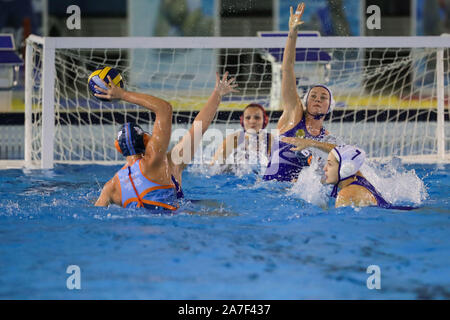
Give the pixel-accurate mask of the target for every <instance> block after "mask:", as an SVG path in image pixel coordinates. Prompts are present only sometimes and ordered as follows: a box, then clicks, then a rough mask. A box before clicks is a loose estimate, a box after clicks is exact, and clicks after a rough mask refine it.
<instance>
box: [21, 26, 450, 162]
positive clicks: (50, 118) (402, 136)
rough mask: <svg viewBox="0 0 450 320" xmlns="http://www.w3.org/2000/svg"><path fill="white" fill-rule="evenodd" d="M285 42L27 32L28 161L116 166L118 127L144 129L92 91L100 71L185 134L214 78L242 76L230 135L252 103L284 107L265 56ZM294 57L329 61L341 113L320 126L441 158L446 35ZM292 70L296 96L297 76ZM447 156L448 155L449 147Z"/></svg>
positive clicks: (388, 153) (415, 158)
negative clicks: (160, 105)
mask: <svg viewBox="0 0 450 320" xmlns="http://www.w3.org/2000/svg"><path fill="white" fill-rule="evenodd" d="M285 42H286V39H285V38H284V37H278V38H275V37H274V38H270V37H269V38H260V37H121V38H119V37H117V38H116V37H105V38H96V37H90V38H83V37H76V38H66V37H61V38H52V37H38V36H35V35H31V36H30V37H29V38H28V39H27V43H26V57H25V65H26V69H25V165H26V167H29V168H33V167H39V168H52V167H53V165H54V163H55V162H58V163H115V162H118V161H121V159H122V158H121V157H120V156H119V155H117V152H116V151H115V149H114V146H113V139H114V136H115V131H116V130H117V128H118V126H119V125H120V124H121V123H122V122H123V121H136V122H139V123H140V124H141V125H143V126H144V127H145V126H146V125H148V126H149V127H151V123H152V118H151V116H149V115H148V114H147V113H145V112H144V111H142V110H139V108H136V107H135V106H130V105H126V104H125V103H122V102H121V103H109V102H100V101H98V100H97V99H95V98H94V97H93V96H92V95H90V94H89V91H88V88H87V76H88V75H89V74H90V73H91V72H92V71H94V70H95V69H96V68H98V67H102V66H106V65H108V66H112V67H114V68H117V69H118V70H119V71H120V72H122V75H123V77H124V79H125V86H126V88H128V89H130V90H134V91H141V92H148V93H150V94H153V95H155V96H158V97H161V98H164V99H166V100H168V101H170V102H171V103H172V105H173V109H174V128H176V127H177V126H178V127H188V126H190V121H192V120H193V118H194V117H195V112H197V111H198V110H199V108H200V107H201V106H202V105H203V103H205V102H206V100H207V98H208V96H209V94H210V92H211V90H212V88H213V86H214V80H215V72H216V71H219V72H221V73H223V72H224V71H225V70H228V71H229V72H230V74H231V75H232V76H236V77H237V82H238V84H239V89H240V92H239V93H236V94H232V95H230V96H229V97H227V99H225V100H224V101H223V103H222V104H221V108H220V110H221V111H222V113H221V114H220V115H218V116H217V118H216V120H215V121H214V123H213V124H212V127H214V126H215V127H220V128H221V129H222V130H223V129H224V128H228V127H234V128H237V127H238V126H239V125H238V123H239V122H238V119H239V118H238V117H236V114H239V110H242V107H244V106H245V105H246V104H248V103H250V102H258V103H261V104H262V105H263V106H264V107H266V108H267V109H268V110H270V111H271V112H270V117H271V126H272V128H273V127H275V125H276V120H277V119H278V117H279V115H280V112H279V111H277V110H281V101H280V102H279V104H278V106H277V105H276V101H275V103H274V100H273V94H272V96H271V93H273V92H279V87H278V88H277V86H279V81H274V80H275V79H274V77H273V74H272V63H273V61H274V60H273V59H272V61H270V59H267V55H268V53H273V52H274V50H275V51H276V50H278V51H279V53H282V50H283V48H284V46H285ZM297 48H298V49H299V50H303V53H302V54H299V56H300V57H307V56H308V57H310V56H311V55H313V56H314V55H320V54H322V53H323V54H326V55H327V56H329V57H330V59H329V62H328V63H325V64H324V63H322V64H321V65H320V66H319V68H324V70H323V72H322V73H321V74H323V79H322V80H323V82H324V84H326V85H328V86H330V87H331V88H332V90H333V92H334V95H335V97H336V101H337V106H336V108H335V110H334V112H333V114H332V115H331V116H330V117H327V119H326V121H325V127H326V128H327V129H328V131H330V132H331V133H332V134H333V135H335V136H338V137H341V138H342V140H343V141H345V142H346V143H352V144H358V145H360V146H361V147H363V148H364V149H365V150H366V152H367V153H368V155H369V157H371V158H386V157H392V156H398V157H402V158H405V159H407V160H409V161H412V162H421V161H427V162H440V161H446V162H448V161H449V159H450V157H449V153H448V150H449V145H450V139H449V138H447V137H446V135H445V130H446V129H447V132H448V130H449V125H448V123H449V121H446V120H445V117H446V113H447V117H448V104H449V97H450V91H449V86H448V84H449V81H450V78H449V50H448V48H450V37H317V38H313V37H311V38H309V37H308V38H299V40H298V41H297ZM308 63H309V64H311V63H313V64H314V61H312V62H311V60H310V59H309V60H308V61H306V58H305V60H304V61H303V60H302V58H300V60H297V62H296V74H299V79H298V81H299V90H300V91H301V90H304V89H306V88H304V86H303V85H302V82H303V83H307V81H306V80H307V79H306V78H305V77H303V78H302V76H301V74H302V70H306V69H304V68H306V66H307V64H308ZM446 150H447V151H446Z"/></svg>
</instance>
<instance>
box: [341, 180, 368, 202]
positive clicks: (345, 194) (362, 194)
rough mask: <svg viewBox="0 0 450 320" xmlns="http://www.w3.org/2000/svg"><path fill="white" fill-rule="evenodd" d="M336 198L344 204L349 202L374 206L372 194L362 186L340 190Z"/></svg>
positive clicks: (352, 186) (352, 185) (351, 186)
mask: <svg viewBox="0 0 450 320" xmlns="http://www.w3.org/2000/svg"><path fill="white" fill-rule="evenodd" d="M338 197H339V198H340V199H341V200H342V201H345V202H351V203H355V204H358V205H369V204H376V199H375V197H374V196H373V194H372V193H371V192H370V191H369V190H367V189H366V188H364V187H363V186H359V185H354V184H351V185H349V186H346V187H345V188H342V189H341V190H340V191H339V193H338Z"/></svg>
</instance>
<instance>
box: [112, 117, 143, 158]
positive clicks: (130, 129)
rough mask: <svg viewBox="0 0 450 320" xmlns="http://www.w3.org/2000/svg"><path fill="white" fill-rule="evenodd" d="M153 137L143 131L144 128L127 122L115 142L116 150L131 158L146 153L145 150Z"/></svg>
mask: <svg viewBox="0 0 450 320" xmlns="http://www.w3.org/2000/svg"><path fill="white" fill-rule="evenodd" d="M150 138H151V135H150V134H148V133H147V132H145V131H144V130H142V128H141V127H140V126H139V125H137V124H136V123H133V122H127V123H125V124H123V125H122V128H121V130H120V131H119V132H118V135H117V138H116V140H115V141H114V146H115V148H116V150H117V151H118V152H119V153H121V154H122V155H124V156H131V155H135V154H139V153H144V152H145V148H146V146H147V144H148V142H149V141H150Z"/></svg>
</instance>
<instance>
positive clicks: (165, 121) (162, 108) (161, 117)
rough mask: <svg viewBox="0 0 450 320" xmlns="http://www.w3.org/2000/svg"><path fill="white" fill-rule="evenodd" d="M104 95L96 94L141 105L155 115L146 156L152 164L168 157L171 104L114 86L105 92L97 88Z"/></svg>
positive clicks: (110, 81)
mask: <svg viewBox="0 0 450 320" xmlns="http://www.w3.org/2000/svg"><path fill="white" fill-rule="evenodd" d="M108 79H109V83H110V84H112V83H113V82H112V80H111V78H110V77H109V76H108ZM96 88H97V89H98V90H99V91H101V92H103V93H104V94H96V95H95V96H97V97H99V98H105V99H109V100H124V101H126V102H129V103H133V104H137V105H140V106H142V107H144V108H146V109H148V110H150V111H153V112H154V113H155V116H156V118H155V123H154V125H153V131H152V137H151V139H150V141H149V143H148V144H147V147H146V149H145V154H146V155H148V156H149V159H150V162H151V163H157V162H160V161H162V160H163V159H164V157H165V156H166V152H167V148H168V146H169V143H170V135H171V133H172V106H171V104H170V103H169V102H167V101H165V100H163V99H160V98H157V97H154V96H151V95H148V94H145V93H138V92H130V91H126V90H124V89H122V88H119V87H117V86H115V85H114V84H112V85H110V86H109V87H108V90H104V89H102V88H100V87H96Z"/></svg>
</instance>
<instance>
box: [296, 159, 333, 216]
mask: <svg viewBox="0 0 450 320" xmlns="http://www.w3.org/2000/svg"><path fill="white" fill-rule="evenodd" d="M321 178H322V174H321V168H320V166H319V161H318V160H317V158H313V160H312V161H311V165H310V166H309V167H306V168H304V169H303V170H302V171H301V172H300V174H299V176H298V179H297V181H296V182H295V184H294V186H293V187H292V188H291V189H290V190H289V192H288V194H289V195H291V196H294V197H297V198H300V199H302V200H304V201H306V202H307V203H310V204H314V205H316V206H319V207H321V208H326V207H327V206H328V195H329V194H330V191H329V190H328V189H329V187H327V186H325V185H323V184H322V183H321V182H320V180H321Z"/></svg>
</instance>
